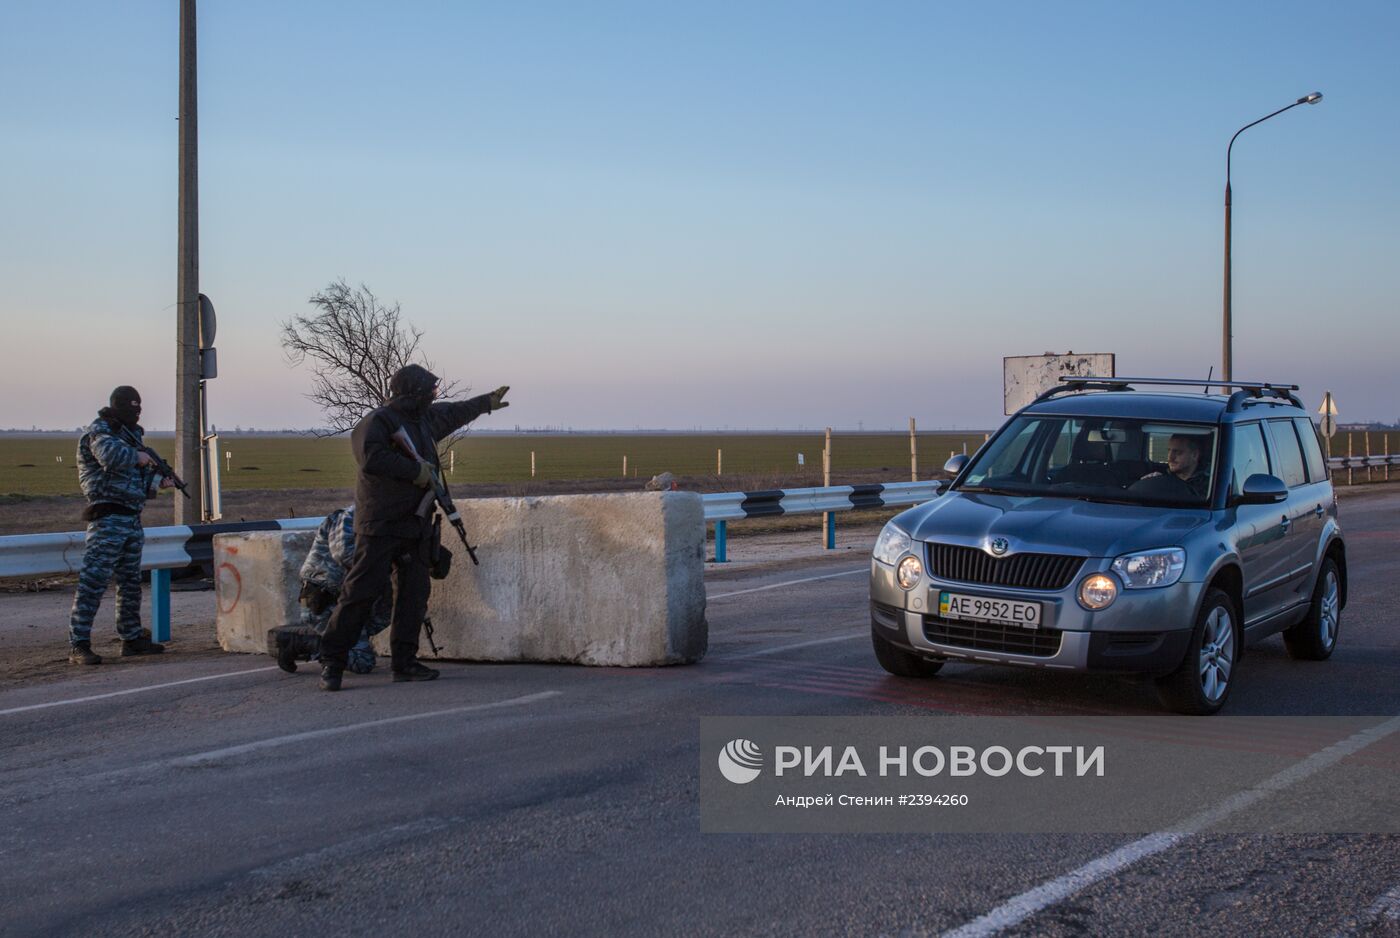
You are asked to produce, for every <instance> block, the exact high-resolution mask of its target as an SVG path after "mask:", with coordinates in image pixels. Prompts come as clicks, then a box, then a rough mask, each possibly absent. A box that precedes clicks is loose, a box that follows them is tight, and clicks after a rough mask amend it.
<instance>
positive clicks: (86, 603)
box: [68, 410, 160, 645]
mask: <svg viewBox="0 0 1400 938" xmlns="http://www.w3.org/2000/svg"><path fill="white" fill-rule="evenodd" d="M123 433H125V434H129V435H130V436H131V438H133V439H135V440H136V441H137V443H140V442H141V441H142V439H143V434H142V430H141V428H140V427H139V426H136V427H124V426H122V424H120V423H119V422H118V421H117V419H116V418H115V417H112V416H110V415H108V414H107V412H106V411H105V410H104V412H103V415H101V416H99V417H98V418H97V420H95V421H93V423H92V425H91V426H90V427H88V429H87V432H86V433H84V434H83V436H82V439H80V440H79V441H78V484H79V485H81V486H82V489H83V495H84V496H86V497H87V500H88V510H87V511H86V512H85V513H84V516H85V517H88V518H91V519H93V520H90V521H89V522H88V526H87V539H86V542H85V546H84V549H83V568H82V572H81V573H80V574H79V575H78V590H77V593H76V594H75V595H74V597H73V613H72V616H71V618H70V621H69V627H68V637H69V641H70V642H72V643H73V644H74V645H76V644H77V643H79V642H89V641H91V640H92V620H93V618H94V617H95V616H96V615H97V607H98V606H99V605H100V604H101V602H102V594H103V593H105V592H106V591H107V584H108V583H109V582H110V581H111V580H112V578H113V574H115V576H116V581H117V632H118V633H119V634H120V635H121V637H122V638H123V639H125V640H127V641H135V640H138V639H139V638H140V637H141V548H142V547H143V546H144V545H145V542H146V537H145V533H144V532H143V530H142V528H141V510H142V509H143V508H144V507H145V506H146V500H147V499H148V498H151V497H153V496H154V495H155V494H156V492H157V489H158V484H159V481H160V479H159V477H158V476H157V474H156V472H155V470H154V469H152V468H150V467H143V466H139V465H137V450H136V447H135V446H133V445H132V444H131V443H129V442H127V441H126V440H125V439H123V438H122V434H123Z"/></svg>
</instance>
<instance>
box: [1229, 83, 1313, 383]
mask: <svg viewBox="0 0 1400 938" xmlns="http://www.w3.org/2000/svg"><path fill="white" fill-rule="evenodd" d="M1321 100H1322V92H1320V91H1314V92H1313V93H1312V94H1307V95H1303V97H1301V98H1299V99H1298V100H1297V101H1294V102H1293V103H1292V104H1290V105H1288V107H1281V108H1279V109H1278V110H1277V111H1274V112H1273V113H1272V114H1265V115H1264V116H1263V117H1261V118H1259V119H1258V120H1257V121H1254V122H1253V123H1249V124H1245V125H1244V126H1243V127H1241V128H1240V129H1239V130H1237V131H1235V136H1234V137H1231V138H1230V145H1229V146H1228V147H1226V148H1225V321H1224V336H1223V340H1222V348H1221V355H1220V357H1221V366H1222V367H1221V370H1220V371H1221V377H1222V378H1224V380H1226V381H1229V380H1230V379H1231V378H1233V377H1234V374H1233V370H1234V358H1235V356H1234V347H1233V346H1234V337H1233V333H1232V331H1231V323H1230V153H1231V151H1232V150H1234V148H1235V137H1238V136H1239V135H1240V134H1242V133H1244V132H1245V131H1246V130H1248V129H1249V128H1251V127H1253V126H1254V125H1255V124H1262V123H1264V121H1266V120H1268V119H1269V118H1271V117H1277V116H1278V115H1280V114H1282V113H1283V112H1284V111H1287V110H1289V109H1290V108H1295V107H1297V106H1298V105H1300V104H1316V103H1317V102H1319V101H1321ZM1225 393H1226V394H1228V393H1230V389H1229V388H1228V387H1227V388H1225Z"/></svg>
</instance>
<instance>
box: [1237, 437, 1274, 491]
mask: <svg viewBox="0 0 1400 938" xmlns="http://www.w3.org/2000/svg"><path fill="white" fill-rule="evenodd" d="M1259 473H1263V474H1265V475H1268V473H1269V454H1268V451H1267V450H1266V449H1265V448H1264V431H1263V429H1262V428H1261V427H1260V426H1259V424H1257V423H1246V424H1240V425H1238V426H1236V427H1235V455H1234V456H1233V457H1232V458H1231V460H1230V492H1231V493H1232V494H1234V495H1241V494H1243V493H1244V480H1245V479H1248V478H1249V477H1250V476H1252V475H1258V474H1259Z"/></svg>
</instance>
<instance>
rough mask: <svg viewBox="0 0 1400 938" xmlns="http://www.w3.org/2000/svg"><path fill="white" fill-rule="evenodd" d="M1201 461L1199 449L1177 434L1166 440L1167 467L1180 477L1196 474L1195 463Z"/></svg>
mask: <svg viewBox="0 0 1400 938" xmlns="http://www.w3.org/2000/svg"><path fill="white" fill-rule="evenodd" d="M1200 461H1201V453H1200V450H1198V449H1196V447H1194V446H1192V445H1191V444H1190V443H1189V442H1187V441H1186V440H1185V439H1183V438H1182V437H1179V436H1174V437H1172V438H1171V439H1170V440H1169V441H1167V468H1168V469H1170V470H1171V471H1172V475H1175V476H1177V477H1179V478H1182V479H1189V478H1191V476H1193V475H1195V474H1196V464H1197V463H1198V462H1200Z"/></svg>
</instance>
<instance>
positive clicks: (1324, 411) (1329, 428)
mask: <svg viewBox="0 0 1400 938" xmlns="http://www.w3.org/2000/svg"><path fill="white" fill-rule="evenodd" d="M1317 412H1318V413H1319V414H1321V415H1322V419H1321V420H1319V421H1318V422H1317V425H1318V429H1320V430H1321V431H1322V435H1323V436H1325V437H1327V438H1328V439H1329V440H1330V439H1332V437H1334V436H1336V435H1337V402H1336V401H1335V400H1333V399H1332V392H1331V391H1323V392H1322V406H1321V407H1319V408H1318V409H1317Z"/></svg>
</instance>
